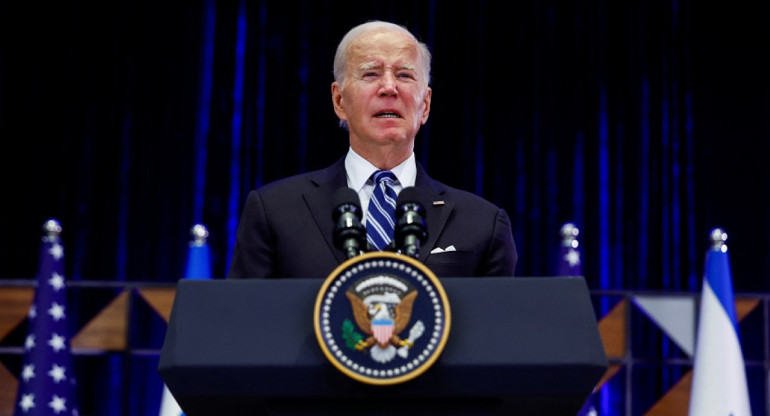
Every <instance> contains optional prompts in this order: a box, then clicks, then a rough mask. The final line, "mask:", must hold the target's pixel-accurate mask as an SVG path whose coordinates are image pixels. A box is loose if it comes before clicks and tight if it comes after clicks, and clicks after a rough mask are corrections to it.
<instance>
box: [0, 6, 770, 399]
mask: <svg viewBox="0 0 770 416" xmlns="http://www.w3.org/2000/svg"><path fill="white" fill-rule="evenodd" d="M769 8H770V6H768V5H767V4H766V3H756V4H752V5H751V6H750V7H747V6H746V5H739V4H735V5H733V4H726V3H720V2H705V1H692V0H689V1H687V0H685V1H661V0H653V1H630V2H613V1H598V0H596V1H594V0H574V1H555V0H542V1H518V2H485V1H473V2H449V1H441V2H440V1H437V0H433V1H413V2H397V1H379V2H333V1H310V0H307V1H271V0H263V1H217V2H215V1H213V0H201V1H194V2H149V1H123V0H118V1H112V2H14V1H8V0H0V143H1V146H2V151H0V178H2V182H1V184H2V187H1V188H0V195H2V196H1V197H0V279H9V280H10V279H32V278H33V277H34V275H35V273H36V271H37V268H38V263H37V262H38V249H39V246H40V237H41V235H42V230H41V226H42V225H43V223H44V222H45V221H46V220H47V219H49V218H56V219H58V220H59V221H60V222H61V224H62V226H63V229H64V231H63V233H62V239H63V242H64V246H65V252H66V260H65V266H66V277H67V278H68V279H70V280H79V281H101V282H105V281H106V282H113V281H118V282H128V283H130V282H168V283H172V282H174V281H176V280H177V279H179V278H181V277H182V276H183V275H184V271H185V270H184V269H185V261H186V256H187V253H188V251H187V250H188V247H187V242H188V241H189V239H190V235H189V231H190V229H191V227H192V226H193V225H194V224H195V223H203V224H205V225H206V226H207V227H208V230H209V232H210V237H209V240H208V242H209V246H210V248H211V253H212V256H213V274H214V277H215V278H222V277H224V276H225V275H226V273H227V269H228V267H229V260H230V256H231V249H232V245H233V243H234V240H233V239H234V232H235V227H236V225H237V221H238V218H239V214H240V209H241V207H242V204H243V202H244V201H245V198H246V194H247V192H248V190H250V189H253V188H254V187H256V186H259V185H261V184H264V183H267V182H270V181H272V180H275V179H278V178H281V177H285V176H288V175H292V174H295V173H299V172H305V171H309V170H313V169H318V168H322V167H325V166H327V165H329V164H331V163H333V162H334V161H335V160H337V158H339V157H341V156H342V155H343V154H344V152H345V151H346V149H347V136H346V133H345V132H344V131H342V130H341V129H340V128H339V127H338V126H337V119H336V116H335V114H334V112H333V110H332V106H331V97H330V84H331V82H332V60H333V55H334V51H335V49H336V45H337V42H338V41H339V40H340V39H341V37H342V36H343V35H344V33H345V32H346V31H347V30H348V29H349V28H350V27H352V26H354V25H356V24H359V23H362V22H364V21H366V20H368V19H375V18H376V19H384V20H391V21H393V22H396V23H400V24H403V25H405V26H407V27H408V28H409V29H410V30H411V31H412V32H413V33H415V34H416V36H417V37H418V38H419V39H421V40H422V41H424V42H426V43H427V45H428V46H429V48H430V50H431V52H432V54H433V72H432V87H433V102H432V111H431V114H430V119H429V121H428V123H427V125H426V126H424V127H423V129H422V130H421V132H420V134H419V135H418V138H417V142H416V146H415V152H416V156H417V159H418V161H419V162H420V163H422V164H423V165H424V166H425V167H426V169H427V170H428V172H429V173H430V174H431V176H433V177H434V178H435V179H438V180H440V181H442V182H445V183H447V184H449V185H451V186H455V187H458V188H463V189H466V190H469V191H472V192H475V193H477V194H479V195H481V196H483V197H485V198H487V199H489V200H490V201H492V202H494V203H496V204H498V205H500V206H501V207H503V208H505V209H506V210H507V212H508V213H509V215H510V217H511V219H512V222H513V229H514V237H515V239H516V242H517V245H518V251H519V263H518V266H517V270H516V274H517V275H518V276H546V275H552V274H553V273H554V272H555V268H556V253H557V248H558V245H559V240H560V237H559V228H560V227H561V225H562V224H563V223H564V222H567V221H572V222H574V223H576V224H577V226H578V227H579V228H580V237H579V239H580V242H581V246H580V247H581V249H582V260H583V264H582V267H583V274H584V275H585V277H586V280H587V282H588V284H589V286H590V288H591V289H593V290H594V291H604V290H614V289H620V290H635V291H647V290H649V291H664V292H677V291H678V292H692V293H698V292H699V290H700V288H701V277H702V273H703V263H704V254H705V251H706V250H707V249H708V247H709V241H708V236H709V233H710V231H711V230H712V229H713V228H715V227H722V228H723V229H724V230H725V231H726V232H727V233H728V234H729V236H730V237H729V240H728V246H729V248H730V251H729V253H730V260H731V266H732V272H733V281H734V287H735V290H736V291H737V292H764V291H767V290H768V289H769V281H768V276H770V255H768V254H770V253H768V249H767V244H766V241H767V238H768V236H770V221H768V219H769V217H770V202H768V198H767V196H766V195H768V193H770V173H769V172H770V171H769V170H768V169H767V167H766V165H767V163H766V160H767V158H768V153H769V151H770V140H768V139H769V138H770V124H769V122H768V120H770V117H768V116H770V102H769V101H768V97H770V86H769V85H768V81H767V78H766V76H767V74H768V73H770V64H768V63H767V59H766V55H767V45H768V44H770V24H768V23H770V10H769ZM298 249H301V247H298ZM320 277H323V276H320ZM109 299H111V297H107V298H106V299H105V300H100V301H98V302H93V304H80V305H78V307H79V308H80V314H81V315H82V316H80V318H81V320H87V319H90V317H91V316H92V315H93V313H95V311H93V310H92V309H97V308H98V307H101V306H103V304H105V303H106V302H107V301H108V300H109ZM0 307H2V305H0ZM602 312H606V310H604V309H603V310H602ZM133 313H134V314H135V315H138V316H139V317H140V320H139V322H143V323H144V324H146V325H143V326H142V327H141V328H139V327H137V328H132V329H131V331H132V333H133V336H134V337H135V341H137V342H138V344H141V345H142V347H141V348H148V349H150V350H152V349H153V348H155V349H156V350H157V348H159V347H160V345H161V341H162V337H163V334H164V330H165V326H164V323H163V322H161V321H160V319H159V318H158V317H157V316H155V315H153V312H152V311H145V312H141V311H140V312H136V311H134V312H133ZM153 319H154V320H155V321H151V322H150V320H153ZM755 320H756V319H755ZM79 324H80V322H79V323H78V325H79ZM637 326H638V325H635V328H636V327H637ZM757 326H758V327H763V325H762V324H761V323H758V324H757ZM764 326H766V324H764ZM146 328H155V330H154V331H151V332H152V333H149V334H148V333H139V334H137V332H141V331H147V329H146ZM22 329H23V328H22ZM22 329H19V330H18V331H16V332H18V334H17V335H18V336H17V337H16V338H14V340H16V341H18V340H19V339H23V338H22V336H23V333H22ZM763 331H764V332H763ZM642 333H644V332H642ZM766 333H767V332H766V329H765V330H762V329H759V330H757V331H754V332H751V333H750V334H744V342H745V343H746V345H749V347H748V348H753V347H752V346H758V347H756V351H759V352H757V353H756V354H753V353H752V351H754V350H750V351H748V352H749V354H748V355H747V356H748V357H754V356H756V357H760V358H757V362H756V363H755V364H757V365H756V366H755V367H756V368H755V369H754V370H752V371H753V373H752V376H753V379H752V380H758V381H757V382H755V383H752V385H753V386H754V389H755V390H757V391H759V392H760V393H758V394H761V395H762V397H764V393H765V392H766V388H764V380H765V379H766V373H765V370H764V367H762V365H763V364H762V363H761V362H759V360H761V359H762V358H761V357H764V356H765V355H766V354H764V353H762V351H766V347H765V346H764V345H766V340H765V339H763V338H762V337H765V336H764V335H761V334H766ZM747 340H748V341H750V342H746V341H747ZM12 341H13V340H12ZM9 342H10V341H9ZM644 343H645V348H646V349H645V350H644V351H642V348H637V349H636V350H635V351H634V354H648V353H649V354H650V355H651V356H654V357H656V359H661V358H662V359H674V360H675V361H676V360H679V361H676V363H678V364H677V365H679V366H681V367H687V366H688V365H689V364H688V363H689V362H688V361H687V360H684V361H683V360H681V358H682V354H681V352H677V351H674V348H673V347H672V348H670V349H669V347H667V346H666V345H667V344H666V343H665V342H663V341H660V339H659V336H657V335H656V336H653V337H647V338H645V341H644ZM668 343H669V344H670V341H669V342H668ZM648 350H649V351H648ZM640 351H641V352H640ZM756 351H754V352H756ZM5 358H6V359H4V360H3V361H4V362H5V363H6V364H8V365H9V368H10V369H11V370H14V371H15V370H17V369H18V366H19V364H18V360H17V359H16V358H18V357H16V358H9V357H8V356H6V357H5ZM764 359H765V360H766V357H765V358H764ZM14 360H15V361H14ZM78 360H79V362H80V364H79V365H80V370H81V371H82V373H83V374H88V376H86V377H84V379H83V380H82V381H83V382H82V383H81V385H83V386H85V388H84V390H83V391H82V393H81V396H82V397H83V398H86V397H87V398H88V400H90V401H91V402H88V403H84V402H82V405H81V411H82V414H127V413H128V414H147V413H146V409H151V410H154V409H156V408H157V401H158V400H159V393H160V386H161V384H160V380H159V379H158V377H157V373H156V372H155V368H156V367H155V366H156V365H157V356H156V355H153V354H152V353H149V354H146V355H141V354H140V355H138V356H131V357H127V356H126V357H120V356H115V355H104V356H95V357H82V356H81V357H79V358H78ZM765 362H767V361H765ZM682 363H684V364H682ZM657 365H658V364H657V361H653V362H651V364H650V366H651V369H650V370H649V371H648V372H647V373H645V372H644V371H643V370H644V369H643V368H642V369H640V368H635V370H634V371H635V374H636V375H639V374H641V375H642V376H643V377H644V378H643V380H644V382H642V383H639V384H638V385H642V386H644V388H641V389H639V390H636V389H635V390H634V399H635V400H636V402H635V403H634V405H633V406H634V414H641V412H642V411H644V410H646V409H647V408H649V404H650V403H651V402H653V401H654V400H655V399H656V398H658V397H660V395H661V394H662V393H663V392H665V391H666V390H667V389H668V388H669V387H670V385H671V384H672V383H673V382H674V381H675V380H677V379H678V376H679V375H681V372H683V371H684V370H686V368H684V369H674V370H669V369H666V370H660V368H659V367H657ZM129 368H130V371H127V369H129ZM757 369H759V370H757ZM680 370H681V371H680ZM670 371H674V372H676V373H677V374H675V376H671V374H670V373H669V372H670ZM661 374H662V375H661ZM129 379H130V380H132V381H130V380H129ZM105 380H108V382H105ZM136 391H143V393H135V392H136ZM621 396H622V395H621ZM618 397H620V396H618ZM99 400H101V401H100V402H99V404H97V403H96V402H97V401H99ZM752 404H753V405H754V407H755V410H756V409H761V408H762V407H763V403H761V401H757V402H752ZM130 406H133V407H131V409H130V410H129V408H130ZM108 408H109V409H113V410H114V411H106V410H104V409H108ZM140 408H142V409H144V410H140ZM97 409H101V410H97ZM121 409H122V410H121Z"/></svg>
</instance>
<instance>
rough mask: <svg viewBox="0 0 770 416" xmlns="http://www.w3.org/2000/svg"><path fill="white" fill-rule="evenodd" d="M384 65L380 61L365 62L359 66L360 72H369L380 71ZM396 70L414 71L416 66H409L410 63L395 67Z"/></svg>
mask: <svg viewBox="0 0 770 416" xmlns="http://www.w3.org/2000/svg"><path fill="white" fill-rule="evenodd" d="M383 66H384V65H383V64H382V62H379V61H371V62H364V63H362V64H361V65H359V67H358V69H359V70H360V71H369V70H372V69H379V68H382V67H383ZM394 67H395V69H396V70H402V69H405V70H407V71H414V70H415V68H417V67H416V66H414V65H412V64H409V63H400V64H397V65H395V66H394Z"/></svg>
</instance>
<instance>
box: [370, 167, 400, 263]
mask: <svg viewBox="0 0 770 416" xmlns="http://www.w3.org/2000/svg"><path fill="white" fill-rule="evenodd" d="M372 180H373V181H374V192H373V193H372V197H371V199H369V209H368V210H367V213H366V240H367V241H368V242H369V245H371V246H372V248H376V249H377V250H383V249H384V248H385V247H387V246H388V244H389V243H390V241H391V240H392V239H393V227H394V223H395V212H396V191H395V190H393V186H392V184H393V182H394V181H395V180H396V175H394V174H393V173H392V172H391V171H389V170H378V171H376V172H374V173H373V174H372Z"/></svg>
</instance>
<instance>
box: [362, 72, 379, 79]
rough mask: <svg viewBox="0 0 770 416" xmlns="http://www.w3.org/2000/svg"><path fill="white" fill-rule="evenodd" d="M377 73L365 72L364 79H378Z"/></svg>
mask: <svg viewBox="0 0 770 416" xmlns="http://www.w3.org/2000/svg"><path fill="white" fill-rule="evenodd" d="M376 76H377V73H376V72H364V78H370V77H376Z"/></svg>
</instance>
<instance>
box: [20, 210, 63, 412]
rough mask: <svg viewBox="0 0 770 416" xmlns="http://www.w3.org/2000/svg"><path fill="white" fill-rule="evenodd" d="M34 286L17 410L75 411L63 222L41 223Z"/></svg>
mask: <svg viewBox="0 0 770 416" xmlns="http://www.w3.org/2000/svg"><path fill="white" fill-rule="evenodd" d="M44 229H45V230H46V234H47V235H46V236H44V237H43V242H42V245H41V249H40V268H39V271H38V276H37V289H36V290H35V297H34V301H33V303H32V306H31V307H30V310H29V316H28V319H29V330H28V333H27V337H26V339H25V341H24V358H23V364H22V369H21V375H20V377H19V389H18V391H17V394H16V402H15V403H16V406H15V407H14V415H15V416H21V415H24V416H43V415H46V416H48V415H56V416H65V415H66V416H77V415H78V407H77V403H76V394H75V393H76V391H75V377H74V374H73V366H72V356H71V353H70V340H69V330H68V324H67V293H66V292H67V291H66V285H65V279H64V266H63V260H64V248H63V247H62V245H61V242H60V240H59V233H60V232H61V227H60V226H59V223H58V222H57V221H55V220H49V221H47V222H46V223H45V225H44Z"/></svg>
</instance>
